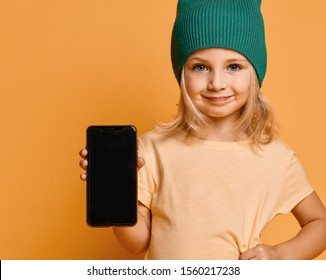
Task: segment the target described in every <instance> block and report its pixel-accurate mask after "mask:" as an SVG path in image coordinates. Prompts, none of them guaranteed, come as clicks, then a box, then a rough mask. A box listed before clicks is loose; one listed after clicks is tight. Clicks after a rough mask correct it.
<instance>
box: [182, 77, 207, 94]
mask: <svg viewBox="0 0 326 280" xmlns="http://www.w3.org/2000/svg"><path fill="white" fill-rule="evenodd" d="M185 86H186V90H187V92H188V94H189V96H194V95H197V94H198V93H199V92H200V91H202V90H203V89H204V88H205V82H204V80H203V79H202V78H199V77H196V76H193V75H187V76H185Z"/></svg>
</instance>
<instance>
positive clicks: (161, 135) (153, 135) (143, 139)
mask: <svg viewBox="0 0 326 280" xmlns="http://www.w3.org/2000/svg"><path fill="white" fill-rule="evenodd" d="M138 141H139V142H140V143H141V144H143V145H145V146H148V145H162V144H168V143H171V142H177V141H178V137H177V136H175V135H173V134H171V133H167V132H157V131H154V130H150V131H148V132H146V133H144V134H142V135H141V136H140V137H139V138H138Z"/></svg>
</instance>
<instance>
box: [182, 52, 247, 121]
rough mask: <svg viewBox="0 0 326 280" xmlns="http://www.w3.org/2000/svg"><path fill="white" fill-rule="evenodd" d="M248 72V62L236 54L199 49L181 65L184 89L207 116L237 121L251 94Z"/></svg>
mask: <svg viewBox="0 0 326 280" xmlns="http://www.w3.org/2000/svg"><path fill="white" fill-rule="evenodd" d="M251 71H252V66H251V64H250V62H249V61H248V60H247V59H246V58H245V57H244V56H243V55H242V54H240V53H238V52H236V51H233V50H230V49H222V48H209V49H202V50H198V51H196V52H194V53H193V54H192V55H191V56H190V57H189V58H188V59H187V61H186V63H185V65H184V82H185V88H186V91H187V93H188V95H189V97H190V99H191V101H192V103H193V105H194V106H195V107H196V108H197V109H198V110H199V111H201V112H202V113H203V114H205V115H206V116H208V117H210V118H212V119H216V118H232V119H233V120H237V119H238V118H239V117H240V115H241V108H242V107H243V106H244V105H245V104H246V103H247V101H248V98H249V95H250V88H251V87H250V84H251Z"/></svg>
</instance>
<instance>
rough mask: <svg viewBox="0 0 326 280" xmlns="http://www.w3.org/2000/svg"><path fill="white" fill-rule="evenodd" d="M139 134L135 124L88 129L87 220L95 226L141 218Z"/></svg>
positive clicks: (130, 221) (121, 223)
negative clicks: (138, 176) (138, 166)
mask: <svg viewBox="0 0 326 280" xmlns="http://www.w3.org/2000/svg"><path fill="white" fill-rule="evenodd" d="M136 142H137V137H136V128H135V127H134V126H90V127H89V128H88V129H87V151H88V155H87V160H88V166H87V222H88V224H89V225H91V226H119V225H126V226H128V225H133V224H135V223H136V221H137V144H136Z"/></svg>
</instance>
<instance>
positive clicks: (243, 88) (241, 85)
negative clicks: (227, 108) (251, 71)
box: [233, 77, 251, 95]
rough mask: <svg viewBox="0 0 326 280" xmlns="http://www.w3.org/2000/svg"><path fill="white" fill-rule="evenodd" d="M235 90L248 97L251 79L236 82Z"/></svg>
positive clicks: (244, 78) (245, 78)
mask: <svg viewBox="0 0 326 280" xmlns="http://www.w3.org/2000/svg"><path fill="white" fill-rule="evenodd" d="M233 88H234V90H235V91H236V92H237V93H238V94H239V95H248V94H249V92H250V88H251V82H250V77H243V78H242V79H237V80H235V81H234V83H233Z"/></svg>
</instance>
